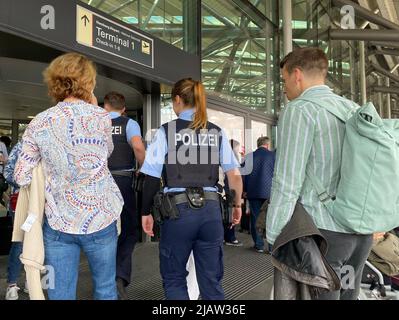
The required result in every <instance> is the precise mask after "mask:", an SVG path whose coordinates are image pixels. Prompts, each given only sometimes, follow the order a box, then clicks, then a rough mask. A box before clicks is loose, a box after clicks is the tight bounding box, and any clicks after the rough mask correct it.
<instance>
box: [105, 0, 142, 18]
mask: <svg viewBox="0 0 399 320" xmlns="http://www.w3.org/2000/svg"><path fill="white" fill-rule="evenodd" d="M134 2H136V0H129V1H126V2H124V3H122V4H121V5H120V6H119V7H117V8H115V9H114V10H111V11H110V12H108V14H110V15H113V14H115V13H117V12H118V11H120V10H122V9H124V8H126V7H127V6H128V5H130V4H133V3H134Z"/></svg>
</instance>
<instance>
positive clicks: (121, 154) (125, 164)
mask: <svg viewBox="0 0 399 320" xmlns="http://www.w3.org/2000/svg"><path fill="white" fill-rule="evenodd" d="M104 109H105V110H106V111H108V112H109V115H110V117H111V119H112V140H113V143H114V151H113V152H112V154H111V157H110V158H109V159H108V168H109V170H110V171H111V174H112V176H113V177H114V179H115V182H116V184H117V185H118V187H119V190H120V191H121V193H122V196H123V201H124V205H123V209H122V213H121V234H120V235H119V237H118V249H117V255H116V282H117V289H118V295H119V298H120V299H121V300H128V296H127V292H126V287H127V286H128V285H129V284H130V279H131V275H132V254H133V250H134V246H135V245H136V242H137V238H138V237H137V231H138V230H137V228H138V216H137V207H136V195H135V193H134V190H133V180H134V169H135V167H136V160H137V162H138V164H139V166H141V165H142V164H143V162H144V157H145V148H144V144H143V142H142V138H141V130H140V126H139V124H138V123H137V122H136V121H134V120H132V119H129V118H128V117H126V116H123V114H124V113H125V110H126V101H125V97H124V96H123V95H121V94H120V93H118V92H109V93H108V94H107V95H106V96H105V97H104Z"/></svg>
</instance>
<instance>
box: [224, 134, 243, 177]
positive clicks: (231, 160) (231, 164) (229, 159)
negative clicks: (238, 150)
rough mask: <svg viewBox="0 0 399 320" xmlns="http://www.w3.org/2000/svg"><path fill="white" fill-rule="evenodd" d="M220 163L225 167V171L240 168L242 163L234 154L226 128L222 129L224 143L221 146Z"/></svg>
mask: <svg viewBox="0 0 399 320" xmlns="http://www.w3.org/2000/svg"><path fill="white" fill-rule="evenodd" d="M220 165H221V167H222V169H223V172H227V171H230V170H233V169H235V168H240V164H239V163H238V161H237V158H236V157H235V155H234V152H233V149H231V146H230V143H229V139H227V135H226V133H225V132H224V130H222V144H221V146H220Z"/></svg>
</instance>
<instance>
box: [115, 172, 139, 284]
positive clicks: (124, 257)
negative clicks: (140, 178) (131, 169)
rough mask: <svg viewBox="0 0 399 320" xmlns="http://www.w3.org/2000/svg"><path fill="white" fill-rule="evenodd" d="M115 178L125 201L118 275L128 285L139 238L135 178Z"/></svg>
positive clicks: (122, 214)
mask: <svg viewBox="0 0 399 320" xmlns="http://www.w3.org/2000/svg"><path fill="white" fill-rule="evenodd" d="M114 179H115V182H116V184H117V185H118V187H119V190H120V191H121V193H122V197H123V201H124V202H125V204H124V206H123V209H122V213H121V234H120V235H119V238H118V248H117V254H116V277H117V278H121V279H123V280H124V282H125V285H126V286H128V285H129V284H130V279H131V276H132V254H133V250H134V246H135V245H136V242H137V239H138V237H137V227H138V221H137V219H138V217H137V208H136V197H135V193H134V191H133V188H132V183H133V178H129V177H123V176H114Z"/></svg>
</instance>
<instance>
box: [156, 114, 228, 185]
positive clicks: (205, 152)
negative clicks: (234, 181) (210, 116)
mask: <svg viewBox="0 0 399 320" xmlns="http://www.w3.org/2000/svg"><path fill="white" fill-rule="evenodd" d="M191 123H192V122H191V121H187V120H182V119H177V120H174V121H171V122H168V123H166V124H164V125H163V128H164V130H165V135H166V140H167V143H168V153H167V154H166V156H165V165H164V168H163V179H164V181H165V185H166V186H167V187H169V188H178V187H182V188H185V187H214V186H215V185H216V184H217V182H218V180H219V165H220V159H219V158H220V157H219V151H220V147H221V142H222V133H221V129H220V128H219V127H218V126H216V125H215V124H213V123H211V122H208V123H207V129H204V130H202V129H198V130H196V131H194V130H192V129H190V125H191Z"/></svg>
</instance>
